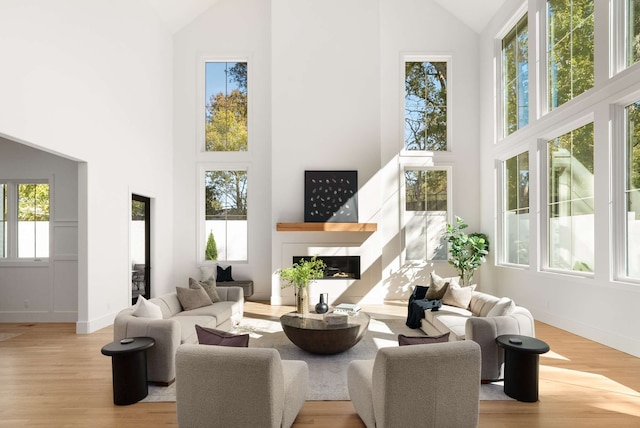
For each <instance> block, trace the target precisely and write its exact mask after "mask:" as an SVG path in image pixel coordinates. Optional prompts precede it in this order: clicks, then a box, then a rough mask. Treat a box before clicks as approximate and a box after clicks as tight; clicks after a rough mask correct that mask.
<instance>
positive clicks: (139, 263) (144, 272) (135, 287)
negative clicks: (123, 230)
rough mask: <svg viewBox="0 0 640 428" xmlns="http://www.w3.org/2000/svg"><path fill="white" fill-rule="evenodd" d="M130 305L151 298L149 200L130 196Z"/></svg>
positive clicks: (143, 197) (133, 195) (134, 195)
mask: <svg viewBox="0 0 640 428" xmlns="http://www.w3.org/2000/svg"><path fill="white" fill-rule="evenodd" d="M130 230H131V232H130V233H131V235H130V240H131V241H130V245H131V303H132V304H135V303H136V301H137V300H138V296H143V297H144V298H145V299H150V298H151V265H150V262H151V199H150V198H147V197H145V196H140V195H136V194H132V195H131V229H130Z"/></svg>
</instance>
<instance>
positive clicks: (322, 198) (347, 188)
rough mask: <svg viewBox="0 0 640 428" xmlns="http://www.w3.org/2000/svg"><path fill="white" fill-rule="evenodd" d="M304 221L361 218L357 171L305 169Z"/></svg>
mask: <svg viewBox="0 0 640 428" xmlns="http://www.w3.org/2000/svg"><path fill="white" fill-rule="evenodd" d="M304 221H305V222H310V223H314V222H315V223H357V222H358V171H305V172H304Z"/></svg>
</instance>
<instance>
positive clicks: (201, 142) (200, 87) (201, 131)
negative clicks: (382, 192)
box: [196, 55, 254, 156]
mask: <svg viewBox="0 0 640 428" xmlns="http://www.w3.org/2000/svg"><path fill="white" fill-rule="evenodd" d="M207 62H246V63H247V96H248V100H247V116H248V117H247V133H248V139H247V151H246V152H208V151H206V150H205V140H206V138H205V125H206V123H205V122H206V121H205V117H206V103H207V99H206V93H205V92H206V82H205V79H206V75H205V64H206V63H207ZM252 69H253V67H252V66H251V56H250V55H240V56H210V55H203V56H200V57H199V58H198V61H197V66H196V103H197V104H196V155H198V154H204V155H211V154H215V155H218V156H220V155H223V156H225V155H227V156H228V155H229V154H237V153H251V151H252V146H253V144H252V141H251V140H252V135H253V132H252V129H253V105H254V100H253V98H254V97H252V96H251V93H250V92H251V91H252V89H251V88H252V87H253V72H252Z"/></svg>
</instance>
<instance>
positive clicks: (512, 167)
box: [503, 152, 529, 265]
mask: <svg viewBox="0 0 640 428" xmlns="http://www.w3.org/2000/svg"><path fill="white" fill-rule="evenodd" d="M503 203H504V208H503V222H504V224H503V227H504V232H503V236H504V254H503V260H504V262H505V263H514V264H519V265H527V264H529V153H528V152H524V153H520V154H519V155H517V156H514V157H512V158H510V159H507V161H506V162H504V202H503Z"/></svg>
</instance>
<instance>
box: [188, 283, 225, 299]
mask: <svg viewBox="0 0 640 428" xmlns="http://www.w3.org/2000/svg"><path fill="white" fill-rule="evenodd" d="M199 287H202V288H203V289H204V291H206V292H207V294H208V295H209V298H210V299H211V301H212V302H213V303H215V302H221V301H222V299H221V298H220V295H219V294H218V290H216V280H215V279H209V280H207V281H198V280H195V279H193V278H189V288H191V289H195V290H197V289H198V288H199Z"/></svg>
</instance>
